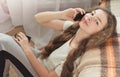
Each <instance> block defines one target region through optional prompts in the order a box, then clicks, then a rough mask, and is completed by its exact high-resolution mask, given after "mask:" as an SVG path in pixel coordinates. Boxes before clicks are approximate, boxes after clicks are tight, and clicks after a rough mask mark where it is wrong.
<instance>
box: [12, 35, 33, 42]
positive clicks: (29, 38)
mask: <svg viewBox="0 0 120 77" xmlns="http://www.w3.org/2000/svg"><path fill="white" fill-rule="evenodd" d="M14 37H15V38H16V37H17V33H16V34H15V35H14ZM26 37H27V38H28V41H29V42H30V40H31V37H30V36H28V35H26Z"/></svg>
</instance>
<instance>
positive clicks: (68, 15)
mask: <svg viewBox="0 0 120 77" xmlns="http://www.w3.org/2000/svg"><path fill="white" fill-rule="evenodd" d="M78 12H80V13H81V14H85V10H84V9H82V8H69V9H66V10H64V11H62V12H61V14H62V18H63V19H66V20H72V21H73V19H74V17H75V16H76V14H77V13H78Z"/></svg>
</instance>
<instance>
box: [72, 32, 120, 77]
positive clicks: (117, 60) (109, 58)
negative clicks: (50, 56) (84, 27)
mask: <svg viewBox="0 0 120 77" xmlns="http://www.w3.org/2000/svg"><path fill="white" fill-rule="evenodd" d="M73 73H74V77H120V34H119V35H117V36H114V37H112V38H110V39H109V40H108V41H107V42H106V44H105V46H104V47H102V48H95V49H91V50H88V51H86V52H85V54H84V55H83V56H82V57H80V58H79V59H78V60H76V62H75V70H74V72H73Z"/></svg>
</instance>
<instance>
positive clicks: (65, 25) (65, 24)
mask: <svg viewBox="0 0 120 77" xmlns="http://www.w3.org/2000/svg"><path fill="white" fill-rule="evenodd" d="M72 24H73V22H72V21H65V23H64V25H63V30H65V29H67V28H68V27H69V26H71V25H72Z"/></svg>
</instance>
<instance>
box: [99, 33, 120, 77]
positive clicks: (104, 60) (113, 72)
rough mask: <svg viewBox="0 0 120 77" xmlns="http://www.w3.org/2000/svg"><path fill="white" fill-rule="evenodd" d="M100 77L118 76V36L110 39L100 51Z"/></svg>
mask: <svg viewBox="0 0 120 77" xmlns="http://www.w3.org/2000/svg"><path fill="white" fill-rule="evenodd" d="M101 51H102V52H101V64H102V70H101V74H102V76H101V77H119V76H120V35H118V36H114V37H113V38H110V39H109V40H108V41H107V42H106V46H105V47H104V48H102V49H101Z"/></svg>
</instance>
